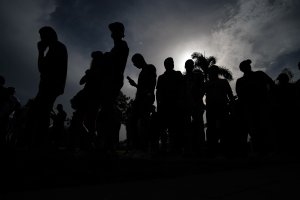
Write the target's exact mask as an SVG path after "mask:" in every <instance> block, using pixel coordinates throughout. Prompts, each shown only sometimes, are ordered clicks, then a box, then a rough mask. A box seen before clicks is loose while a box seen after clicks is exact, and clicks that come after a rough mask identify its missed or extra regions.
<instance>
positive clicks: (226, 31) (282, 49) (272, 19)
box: [213, 0, 300, 78]
mask: <svg viewBox="0 0 300 200" xmlns="http://www.w3.org/2000/svg"><path fill="white" fill-rule="evenodd" d="M299 8H300V4H299V1H295V0H284V1H276V0H274V1H258V0H252V1H247V0H240V1H239V2H238V4H237V5H236V6H235V7H233V8H232V9H234V10H235V11H234V13H235V14H234V15H232V16H231V17H230V18H229V19H228V20H227V21H225V22H224V23H223V24H220V26H219V27H217V28H216V30H215V31H214V34H213V41H214V43H213V46H214V49H216V47H219V50H218V51H217V52H216V53H217V56H218V57H219V58H221V62H224V63H226V64H227V65H229V66H233V70H234V71H235V75H236V77H238V76H240V73H239V72H238V69H237V68H238V64H239V62H241V61H242V60H244V59H247V58H250V59H252V61H253V66H254V68H256V69H262V70H264V71H266V72H267V73H269V74H270V75H271V76H272V77H273V78H276V76H277V75H278V73H280V71H281V70H282V69H284V68H290V69H291V70H292V71H295V73H296V74H298V73H299V72H298V71H296V65H297V59H298V60H300V54H299V50H300V48H299V47H300V38H299V36H298V35H299V30H300V23H299V17H298V15H299V13H298V12H299ZM282 59H285V61H283V60H282ZM297 77H299V76H298V75H297Z"/></svg>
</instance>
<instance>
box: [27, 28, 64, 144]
mask: <svg viewBox="0 0 300 200" xmlns="http://www.w3.org/2000/svg"><path fill="white" fill-rule="evenodd" d="M39 33H40V38H41V41H39V42H38V45H37V46H38V51H39V55H38V69H39V72H40V83H39V90H38V93H37V95H36V97H35V99H34V108H33V110H32V112H31V120H30V122H29V124H28V126H29V127H27V128H28V129H29V130H28V131H29V132H30V133H31V134H33V135H32V136H33V143H34V145H38V146H39V145H42V144H43V142H45V141H44V140H45V138H46V137H45V136H46V135H47V132H48V128H49V123H50V113H51V110H52V108H53V104H54V102H55V100H56V98H57V97H58V96H59V95H62V94H63V93H64V89H65V84H66V77H67V65H68V53H67V49H66V47H65V45H64V44H63V43H61V42H60V41H58V38H57V34H56V32H55V30H54V29H53V28H51V27H49V26H45V27H42V28H41V29H40V30H39Z"/></svg>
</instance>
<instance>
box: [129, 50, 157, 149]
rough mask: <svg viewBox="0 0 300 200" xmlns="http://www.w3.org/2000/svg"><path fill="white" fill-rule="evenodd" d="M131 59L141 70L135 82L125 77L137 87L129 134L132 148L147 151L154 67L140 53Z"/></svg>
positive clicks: (154, 83)
mask: <svg viewBox="0 0 300 200" xmlns="http://www.w3.org/2000/svg"><path fill="white" fill-rule="evenodd" d="M131 60H132V62H133V65H134V66H135V67H136V68H138V69H141V72H140V74H139V78H138V82H137V83H136V82H135V81H134V80H132V79H131V78H130V77H127V78H128V81H129V83H130V85H132V86H133V87H136V89H137V90H136V95H135V99H134V102H133V108H132V113H131V119H130V121H131V122H130V125H129V126H131V128H132V130H131V134H132V140H133V146H134V148H135V149H137V150H142V151H147V150H148V145H149V137H150V135H149V134H151V133H150V132H149V129H150V114H151V112H152V110H153V103H154V101H155V95H154V90H155V86H156V68H155V66H154V65H152V64H147V63H146V61H145V59H144V57H143V56H142V55H141V54H134V55H133V56H132V59H131ZM129 135H130V133H129ZM129 138H130V137H129Z"/></svg>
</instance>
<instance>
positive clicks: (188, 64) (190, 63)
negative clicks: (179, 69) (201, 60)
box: [184, 59, 194, 73]
mask: <svg viewBox="0 0 300 200" xmlns="http://www.w3.org/2000/svg"><path fill="white" fill-rule="evenodd" d="M184 67H185V70H186V72H187V73H189V72H192V71H193V69H194V61H193V60H192V59H188V60H187V61H185V65H184Z"/></svg>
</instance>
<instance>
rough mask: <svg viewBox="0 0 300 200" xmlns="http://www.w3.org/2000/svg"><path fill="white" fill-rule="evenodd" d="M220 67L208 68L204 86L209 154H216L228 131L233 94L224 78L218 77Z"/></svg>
mask: <svg viewBox="0 0 300 200" xmlns="http://www.w3.org/2000/svg"><path fill="white" fill-rule="evenodd" d="M219 72H220V69H219V67H218V66H216V65H212V66H210V67H209V69H208V78H209V80H208V82H207V83H206V86H205V95H206V118H207V131H206V136H207V144H208V151H209V152H208V153H209V155H210V156H216V154H217V153H218V148H219V147H220V146H221V145H222V144H223V143H224V140H225V138H226V137H227V135H228V131H229V127H228V125H229V103H230V102H231V101H233V99H234V96H233V93H232V90H231V87H230V85H229V83H228V81H227V80H226V79H221V78H220V77H219Z"/></svg>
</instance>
